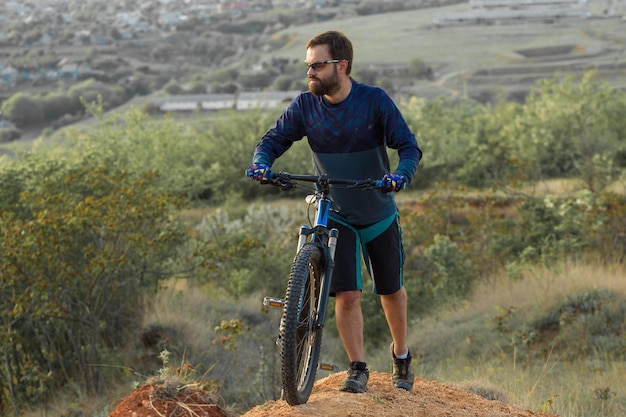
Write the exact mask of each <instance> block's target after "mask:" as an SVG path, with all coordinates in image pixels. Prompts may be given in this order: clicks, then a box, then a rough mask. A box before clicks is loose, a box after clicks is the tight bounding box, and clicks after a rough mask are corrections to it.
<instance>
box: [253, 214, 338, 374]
mask: <svg viewBox="0 0 626 417" xmlns="http://www.w3.org/2000/svg"><path fill="white" fill-rule="evenodd" d="M322 234H323V233H322ZM310 235H313V238H312V241H313V242H315V241H319V240H320V238H319V237H318V236H316V235H317V232H316V228H311V227H309V226H307V225H302V226H301V227H300V232H299V235H298V246H297V250H296V254H297V253H298V252H299V251H300V249H302V247H303V246H304V245H305V244H306V243H307V240H308V237H309V236H310ZM338 237H339V231H338V230H337V229H331V230H330V231H329V232H328V240H327V244H326V245H322V247H323V248H324V249H325V258H326V262H325V266H324V274H323V277H322V282H321V287H320V293H319V297H318V300H317V306H316V318H315V323H314V328H316V329H319V328H323V327H324V322H325V320H326V309H327V306H328V293H329V291H330V279H331V276H332V272H333V266H334V260H335V250H336V248H337V238H338ZM321 240H324V239H323V238H322V239H321ZM284 304H285V301H284V299H282V298H275V297H265V298H264V299H263V305H264V306H268V307H277V308H281V309H282V308H283V305H284ZM276 344H277V345H279V346H280V337H279V338H278V339H277V340H276ZM318 368H319V369H322V370H325V371H331V372H337V371H338V370H339V367H338V366H337V365H334V364H329V363H322V362H320V363H318Z"/></svg>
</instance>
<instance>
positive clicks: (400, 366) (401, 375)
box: [389, 342, 415, 391]
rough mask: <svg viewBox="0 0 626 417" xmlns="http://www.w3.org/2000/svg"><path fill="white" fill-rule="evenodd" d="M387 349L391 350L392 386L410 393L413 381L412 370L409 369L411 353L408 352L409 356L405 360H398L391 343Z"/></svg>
mask: <svg viewBox="0 0 626 417" xmlns="http://www.w3.org/2000/svg"><path fill="white" fill-rule="evenodd" d="M389 349H390V350H391V357H392V358H393V374H392V376H391V381H392V382H393V386H394V387H396V388H402V389H404V390H407V391H411V389H412V388H413V380H414V379H415V376H414V374H413V368H412V367H411V351H410V350H409V356H407V358H406V359H398V358H396V355H394V353H393V342H392V343H391V346H390V347H389Z"/></svg>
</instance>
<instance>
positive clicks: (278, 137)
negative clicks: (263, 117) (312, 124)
mask: <svg viewBox="0 0 626 417" xmlns="http://www.w3.org/2000/svg"><path fill="white" fill-rule="evenodd" d="M304 136H305V129H304V121H303V118H302V98H301V96H299V97H297V98H296V99H295V100H294V101H293V102H291V103H290V104H289V106H288V107H287V109H286V110H285V112H284V113H283V114H282V115H281V116H280V117H279V118H278V120H277V121H276V124H275V125H274V127H272V128H271V129H270V130H268V131H267V133H265V135H263V137H262V138H261V140H260V141H259V142H258V143H257V145H256V148H255V150H254V156H253V158H252V162H253V163H255V164H263V165H269V166H272V164H273V163H274V161H275V160H276V158H278V157H279V156H281V155H282V154H283V153H285V152H286V151H287V150H288V149H289V148H290V147H291V145H293V143H294V142H295V141H298V140H301V139H302V138H303V137H304Z"/></svg>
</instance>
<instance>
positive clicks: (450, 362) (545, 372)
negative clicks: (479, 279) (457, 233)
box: [411, 260, 626, 417]
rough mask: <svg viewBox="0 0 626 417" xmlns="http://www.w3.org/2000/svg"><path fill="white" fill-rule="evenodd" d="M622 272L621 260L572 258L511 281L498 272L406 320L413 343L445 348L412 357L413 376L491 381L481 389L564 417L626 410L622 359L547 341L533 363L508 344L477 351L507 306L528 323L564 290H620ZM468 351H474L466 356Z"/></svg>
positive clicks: (625, 285) (609, 415)
mask: <svg viewBox="0 0 626 417" xmlns="http://www.w3.org/2000/svg"><path fill="white" fill-rule="evenodd" d="M624 277H626V267H625V266H624V265H616V264H613V265H595V264H586V263H582V262H578V261H576V260H568V261H564V262H562V263H560V264H559V265H558V266H557V267H555V268H551V269H546V268H540V267H533V268H530V269H528V270H527V271H526V272H525V274H524V278H523V279H520V280H517V281H512V280H511V279H509V278H507V277H505V276H501V277H499V279H496V280H495V284H490V285H484V286H482V287H481V288H479V289H478V290H477V291H476V292H475V294H474V296H473V297H472V298H471V300H469V301H467V302H466V303H465V304H464V305H462V306H461V307H460V308H458V309H456V310H454V311H449V312H445V313H441V314H440V315H438V316H437V317H435V318H429V319H426V320H422V321H420V322H416V323H413V325H412V332H411V334H412V340H411V343H412V345H413V346H419V347H423V346H425V345H429V346H430V347H429V348H427V349H435V350H439V351H440V352H438V354H440V353H441V352H447V354H448V356H447V357H446V358H441V357H440V358H439V359H438V360H436V359H435V360H433V356H436V355H431V356H430V358H429V359H428V358H425V361H426V360H430V362H429V363H419V365H418V366H417V368H418V374H419V375H420V376H421V377H423V378H426V379H434V380H440V381H446V382H449V383H457V384H461V385H463V384H464V385H467V386H478V387H481V386H486V387H491V388H489V391H494V390H496V391H497V389H498V388H499V389H500V390H502V391H503V393H504V395H505V396H506V398H507V399H508V401H509V402H511V403H514V404H517V405H520V406H522V407H524V408H528V409H532V410H536V411H544V412H551V413H558V414H559V415H562V416H564V417H566V416H567V417H589V416H599V417H600V416H602V417H613V416H617V415H626V414H625V413H626V365H625V364H624V363H623V361H615V360H611V359H610V358H609V357H608V356H607V357H605V356H603V354H602V353H601V352H596V354H595V355H594V356H593V357H592V356H589V358H587V359H586V360H580V359H577V360H567V359H566V356H560V355H558V354H557V353H556V352H553V351H552V349H551V346H552V345H551V343H546V344H545V345H544V349H545V351H544V355H543V360H542V361H540V362H537V361H523V360H521V359H520V358H519V357H517V353H518V352H516V351H515V350H514V351H513V353H506V352H503V351H498V350H495V351H493V352H491V354H490V353H489V352H488V351H487V350H485V351H480V349H481V348H484V346H485V343H487V344H488V343H490V342H491V341H492V340H491V339H490V338H491V337H492V335H491V334H492V333H493V326H492V323H493V318H494V317H495V316H496V315H497V314H501V313H502V312H503V309H507V308H510V307H514V308H515V310H516V311H517V312H518V313H519V314H521V315H524V317H526V319H527V320H528V321H529V322H531V321H532V320H533V319H534V318H536V316H537V315H539V314H541V313H542V312H545V310H546V309H547V308H549V307H550V306H552V305H555V304H558V302H559V301H562V300H563V299H564V298H566V297H567V296H568V295H571V294H575V293H582V292H585V291H589V290H593V289H599V288H603V289H609V290H612V291H615V292H618V293H623V294H626V280H624ZM425 341H428V342H425ZM481 343H483V344H481ZM445 345H452V348H447V347H445ZM446 349H447V350H446ZM472 349H473V350H472ZM519 349H520V350H521V349H523V347H520V348H519ZM477 350H478V351H477ZM468 352H473V353H474V354H475V357H474V358H472V359H468V358H467V355H468ZM519 353H521V352H519ZM444 355H445V353H444ZM520 356H521V355H520ZM426 357H428V355H426Z"/></svg>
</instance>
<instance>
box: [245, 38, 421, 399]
mask: <svg viewBox="0 0 626 417" xmlns="http://www.w3.org/2000/svg"><path fill="white" fill-rule="evenodd" d="M306 48H307V49H306V61H305V63H306V66H307V68H308V71H307V75H308V78H309V92H304V93H302V94H300V95H299V96H298V97H297V98H296V99H295V100H294V101H293V102H292V103H291V104H290V105H289V106H288V108H287V109H286V110H285V112H284V113H283V114H282V115H281V116H280V118H279V119H278V121H277V122H276V125H275V126H274V127H273V128H272V129H270V130H269V131H268V132H267V133H266V134H265V135H264V136H263V138H262V139H261V141H260V142H259V143H258V145H257V146H256V149H255V152H254V156H253V163H252V165H250V169H249V170H248V176H249V177H250V178H251V179H253V180H257V181H260V180H264V179H266V178H267V175H268V174H269V172H270V167H271V165H272V163H273V162H274V160H275V159H276V158H278V157H279V156H280V155H282V154H283V153H284V152H285V151H286V150H287V149H289V147H290V146H291V145H292V144H293V142H294V141H297V140H300V139H302V138H303V137H304V136H306V137H307V139H308V142H309V146H310V148H311V152H312V155H313V165H314V169H315V172H316V174H317V175H319V174H327V175H329V176H334V177H340V178H351V179H365V178H382V179H383V185H384V188H383V192H381V191H380V190H372V191H363V190H354V189H353V190H346V189H339V188H337V189H331V199H332V200H333V206H334V208H335V211H333V212H332V213H331V215H330V219H329V226H330V227H335V228H337V229H338V230H339V241H338V244H337V249H336V255H335V267H334V272H333V276H332V282H331V289H330V292H331V295H332V296H335V297H336V303H335V316H336V323H337V328H338V330H339V334H340V336H341V339H342V341H343V344H344V348H345V350H346V354H347V356H348V358H349V361H350V364H349V369H348V372H347V377H346V379H345V381H343V383H342V385H341V389H342V390H343V391H348V392H356V393H360V392H365V391H367V380H368V378H369V370H368V369H367V364H366V363H365V353H364V348H363V314H362V310H361V303H360V301H361V291H362V282H361V270H360V266H361V264H360V256H359V251H360V250H361V249H362V250H363V257H364V259H365V261H366V264H367V267H368V271H369V273H370V275H371V277H372V279H373V282H374V291H375V292H376V293H377V294H379V295H380V297H381V303H382V307H383V310H384V313H385V317H386V319H387V324H388V326H389V330H390V332H391V337H392V343H391V347H390V349H391V356H392V358H393V378H392V382H393V385H394V386H395V387H397V388H402V389H405V390H407V391H410V390H411V389H412V387H413V380H414V376H413V370H412V368H411V353H410V352H409V347H408V345H407V295H406V291H405V289H404V287H403V282H402V264H403V250H402V240H401V229H400V222H399V218H398V208H397V206H396V203H395V200H394V198H393V196H392V194H391V193H390V192H392V191H394V192H397V191H400V190H402V189H403V188H404V187H405V186H406V185H407V184H408V183H410V182H411V179H412V178H413V175H414V174H415V171H416V170H417V165H418V163H419V160H420V159H421V156H422V152H421V150H420V149H419V147H418V144H417V141H416V139H415V135H414V134H413V133H411V131H410V130H409V128H408V126H407V124H406V122H405V121H404V119H403V117H402V115H401V114H400V111H399V110H398V108H397V107H396V106H395V104H394V103H393V101H392V100H391V98H390V97H389V96H388V95H387V94H386V93H385V92H384V91H383V90H381V89H380V88H377V87H373V86H369V85H365V84H361V83H358V82H356V81H355V80H353V79H352V78H351V77H350V71H351V69H352V54H353V52H352V43H351V42H350V40H349V39H348V38H347V37H346V36H345V35H344V34H343V33H341V32H337V31H328V32H324V33H321V34H319V35H317V36H315V37H313V38H311V39H310V40H309V41H308V43H307V45H306ZM387 147H389V148H392V149H396V150H397V152H398V155H399V158H400V159H399V163H398V166H397V168H396V170H395V171H393V173H391V171H390V169H389V160H388V157H387Z"/></svg>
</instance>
